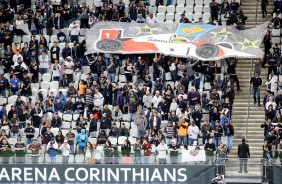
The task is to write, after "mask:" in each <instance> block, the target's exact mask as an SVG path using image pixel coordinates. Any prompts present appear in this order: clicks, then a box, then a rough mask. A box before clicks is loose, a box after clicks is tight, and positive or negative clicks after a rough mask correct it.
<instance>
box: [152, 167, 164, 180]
mask: <svg viewBox="0 0 282 184" xmlns="http://www.w3.org/2000/svg"><path fill="white" fill-rule="evenodd" d="M155 179H158V181H163V179H162V176H161V174H160V171H159V170H158V169H155V170H154V172H153V174H152V177H151V181H154V180H155Z"/></svg>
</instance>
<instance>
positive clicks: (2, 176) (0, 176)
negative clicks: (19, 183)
mask: <svg viewBox="0 0 282 184" xmlns="http://www.w3.org/2000/svg"><path fill="white" fill-rule="evenodd" d="M3 179H6V180H7V181H11V179H10V176H9V174H8V172H7V170H6V169H5V168H2V170H1V172H0V181H2V180H3Z"/></svg>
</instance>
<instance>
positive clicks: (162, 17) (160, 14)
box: [157, 13, 165, 22]
mask: <svg viewBox="0 0 282 184" xmlns="http://www.w3.org/2000/svg"><path fill="white" fill-rule="evenodd" d="M157 19H158V21H159V22H164V20H165V14H164V13H157Z"/></svg>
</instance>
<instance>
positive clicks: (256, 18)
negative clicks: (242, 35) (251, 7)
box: [254, 0, 259, 27]
mask: <svg viewBox="0 0 282 184" xmlns="http://www.w3.org/2000/svg"><path fill="white" fill-rule="evenodd" d="M258 3H259V0H257V2H256V17H255V25H254V27H256V26H257V23H258Z"/></svg>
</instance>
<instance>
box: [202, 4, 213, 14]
mask: <svg viewBox="0 0 282 184" xmlns="http://www.w3.org/2000/svg"><path fill="white" fill-rule="evenodd" d="M210 11H211V10H210V7H209V6H204V8H203V12H204V13H210Z"/></svg>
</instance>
